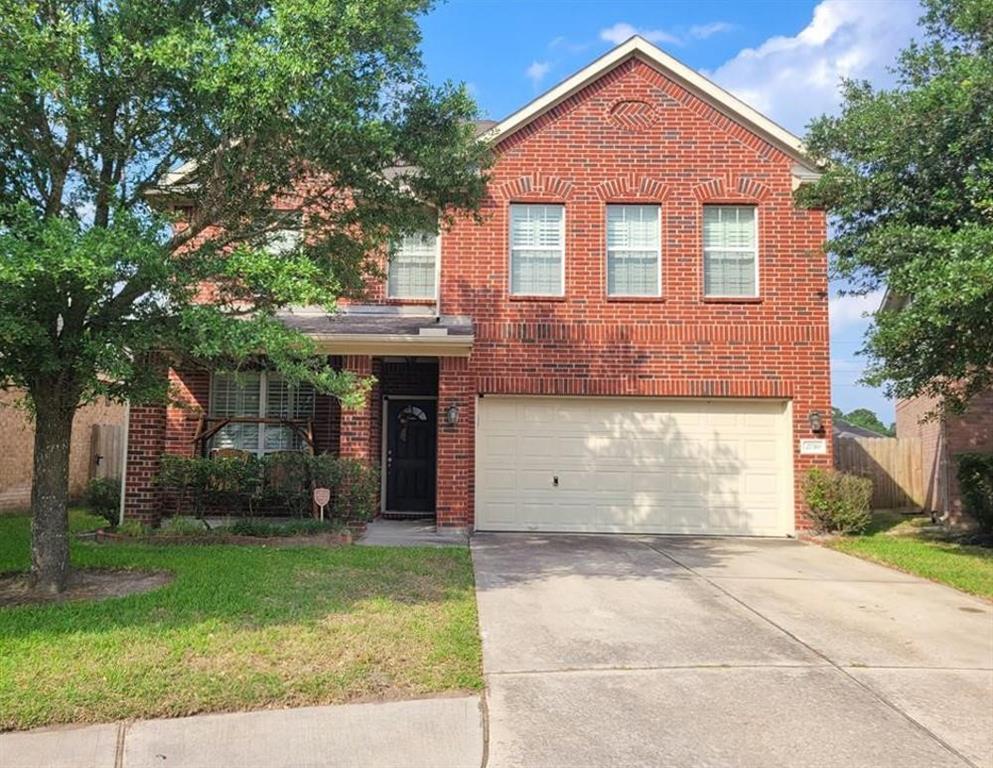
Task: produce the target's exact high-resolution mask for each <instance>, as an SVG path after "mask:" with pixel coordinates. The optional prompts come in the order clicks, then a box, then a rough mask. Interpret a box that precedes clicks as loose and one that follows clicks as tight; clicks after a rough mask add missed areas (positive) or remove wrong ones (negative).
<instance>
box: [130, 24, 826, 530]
mask: <svg viewBox="0 0 993 768" xmlns="http://www.w3.org/2000/svg"><path fill="white" fill-rule="evenodd" d="M483 138H484V140H485V141H487V142H489V144H490V146H491V147H492V149H493V152H494V155H495V158H496V160H495V164H494V166H493V168H492V172H491V181H490V184H489V188H488V195H487V198H486V200H485V203H484V206H483V211H482V213H483V220H482V223H479V222H477V221H475V220H473V219H471V218H469V217H466V218H465V219H464V220H458V221H457V222H456V223H455V225H454V226H453V227H451V228H450V229H447V230H445V231H443V232H440V233H436V232H429V233H424V234H423V235H420V236H414V237H408V238H406V239H404V240H403V242H401V243H398V245H397V248H396V250H395V253H394V254H393V255H392V257H391V258H390V260H389V264H388V267H387V269H386V273H387V279H386V280H385V282H384V283H383V284H381V285H377V286H373V287H372V288H371V289H370V291H369V297H368V300H367V302H366V303H362V304H355V303H352V304H350V305H349V306H347V307H346V308H345V310H344V311H343V312H341V313H339V314H336V315H334V316H330V317H329V316H327V315H325V314H323V313H320V312H311V311H308V310H306V309H301V310H298V311H294V312H290V313H287V314H286V316H285V321H286V322H287V323H288V324H290V325H292V326H294V327H296V328H298V329H300V330H301V331H303V332H305V333H307V334H309V335H310V336H312V337H313V338H314V339H315V340H316V341H317V343H318V345H319V348H320V349H321V351H322V352H323V353H324V354H326V355H328V359H329V364H330V365H338V366H342V367H344V368H347V369H350V370H354V371H356V372H358V373H359V374H363V375H372V376H374V377H375V378H376V382H377V383H376V385H375V387H374V389H373V391H372V392H371V394H370V396H369V398H368V401H367V403H366V405H365V407H363V408H359V409H357V410H343V409H341V408H339V407H338V404H337V402H336V401H334V400H333V399H330V398H326V397H322V396H320V395H317V396H315V395H314V393H312V392H307V391H306V390H305V389H302V388H299V387H289V386H287V385H286V384H285V382H282V381H281V380H280V379H279V378H278V377H276V376H273V375H271V374H267V373H266V372H265V371H259V372H258V373H256V374H253V375H248V376H241V377H237V378H236V377H231V376H225V375H214V376H211V375H210V373H207V372H192V371H181V370H175V371H172V372H171V374H170V375H171V378H172V380H173V383H174V385H175V386H176V389H177V391H178V392H179V393H181V395H182V397H183V398H184V399H186V400H187V401H188V403H189V405H190V406H192V407H188V408H166V407H164V406H162V407H133V408H132V409H131V411H130V428H129V434H130V441H129V451H128V455H129V457H128V467H127V475H126V493H125V511H126V515H128V516H136V517H141V518H145V519H151V518H154V517H155V516H156V515H157V514H158V507H157V504H158V497H157V491H156V487H155V484H154V475H155V473H156V472H157V466H158V461H159V457H160V456H161V455H162V453H164V452H173V453H189V452H190V451H192V450H193V449H194V448H193V441H192V435H193V431H194V430H195V429H196V424H197V415H196V414H197V409H199V410H200V411H201V412H206V413H208V414H211V415H228V416H230V415H235V416H237V415H247V416H259V417H267V416H268V417H283V418H286V417H288V416H293V417H296V418H307V419H309V420H310V421H311V423H312V424H313V443H314V448H315V450H318V451H329V452H332V453H337V454H340V455H343V456H351V457H357V458H360V459H363V460H366V461H369V462H376V463H379V464H380V465H381V467H382V479H383V485H382V492H381V508H382V512H383V513H385V514H401V515H402V514H433V515H434V516H435V518H436V520H437V523H438V525H439V526H454V527H465V528H469V529H475V530H510V531H514V530H523V531H534V530H537V531H606V532H658V533H700V534H754V535H767V536H783V535H792V534H794V533H795V532H796V531H797V530H798V529H801V528H803V527H805V525H806V521H805V518H804V508H803V503H802V493H801V490H800V483H801V481H802V476H803V473H804V472H805V470H807V469H808V468H810V467H814V466H820V467H829V466H830V464H831V460H830V444H829V442H830V411H831V409H830V385H829V354H828V316H827V268H826V257H825V254H824V252H823V250H822V244H823V242H824V239H825V217H824V214H823V212H821V211H811V210H804V209H801V208H799V207H797V205H796V204H795V203H794V198H793V193H794V190H795V189H796V188H797V186H798V185H800V184H803V183H804V182H806V181H809V180H810V179H811V178H814V177H816V165H815V163H814V162H813V161H812V160H811V159H810V158H809V157H808V156H807V155H806V154H805V153H804V149H803V146H802V144H801V142H800V140H799V139H797V138H796V137H795V136H793V135H791V134H790V133H789V132H787V131H786V130H784V129H783V128H781V127H779V126H777V125H776V124H775V123H773V122H772V121H770V120H769V119H767V118H765V117H763V116H762V115H760V114H759V113H757V112H756V111H755V110H753V109H751V108H750V107H748V106H747V105H746V104H744V103H742V102H741V101H739V100H738V99H737V98H735V97H734V96H732V95H730V94H729V93H727V92H725V91H724V90H722V89H721V88H719V87H718V86H716V85H715V84H714V83H712V82H710V81H709V80H707V79H706V78H705V77H703V76H701V75H700V74H698V73H697V72H695V71H693V70H691V69H689V68H688V67H686V66H684V65H683V64H681V63H679V62H678V61H676V60H675V59H673V58H671V57H670V56H668V55H666V54H665V53H663V52H662V51H660V50H659V49H658V48H656V47H655V46H653V45H651V44H650V43H648V42H646V41H645V40H643V39H641V38H638V37H635V38H632V39H631V40H629V41H627V42H626V43H624V44H622V45H620V46H618V47H617V48H615V49H614V50H612V51H611V52H609V53H607V54H606V55H605V56H603V57H601V58H600V59H598V60H596V61H595V62H593V63H592V64H590V65H589V66H588V67H586V68H585V69H583V70H582V71H580V72H578V73H576V74H575V75H573V76H572V77H570V78H569V79H567V80H566V81H564V82H562V83H560V84H559V85H557V86H556V87H554V88H553V89H551V90H550V91H548V92H547V93H545V94H544V95H543V96H541V97H539V98H537V99H536V100H534V101H533V102H531V103H530V104H527V105H526V106H524V107H523V108H521V109H520V110H518V111H517V112H515V113H514V114H512V115H511V116H509V117H508V118H506V119H505V120H503V121H502V122H499V123H497V124H494V125H492V126H489V127H488V128H487V129H486V131H485V133H484V134H483ZM214 441H215V443H214V444H215V445H225V446H229V447H235V448H239V449H241V450H246V451H251V452H258V453H262V452H267V451H272V450H283V449H287V448H294V447H300V441H299V437H298V436H297V435H295V434H294V432H293V431H292V430H289V429H287V428H285V427H283V426H279V425H273V424H271V423H264V422H261V421H260V422H259V423H255V424H251V423H237V424H235V423H232V424H230V425H229V426H228V427H226V428H225V429H224V430H223V431H222V432H220V433H218V434H217V435H215V436H214Z"/></svg>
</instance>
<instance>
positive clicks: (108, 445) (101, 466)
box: [90, 424, 124, 480]
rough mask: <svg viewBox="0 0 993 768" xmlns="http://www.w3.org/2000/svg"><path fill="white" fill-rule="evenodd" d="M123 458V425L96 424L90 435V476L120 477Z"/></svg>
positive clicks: (114, 478)
mask: <svg viewBox="0 0 993 768" xmlns="http://www.w3.org/2000/svg"><path fill="white" fill-rule="evenodd" d="M123 459H124V427H123V425H121V424H94V425H93V427H92V432H91V435H90V477H91V478H92V477H100V478H111V479H113V480H118V479H120V477H121V466H122V464H123Z"/></svg>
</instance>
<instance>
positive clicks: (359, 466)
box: [310, 455, 379, 521]
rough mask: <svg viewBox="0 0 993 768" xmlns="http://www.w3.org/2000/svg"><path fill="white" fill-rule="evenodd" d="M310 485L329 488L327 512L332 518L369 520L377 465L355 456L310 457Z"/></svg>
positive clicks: (377, 476)
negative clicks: (371, 464) (311, 483)
mask: <svg viewBox="0 0 993 768" xmlns="http://www.w3.org/2000/svg"><path fill="white" fill-rule="evenodd" d="M310 465H311V479H312V481H313V484H314V487H315V488H318V487H324V488H330V489H331V516H332V517H333V518H334V519H336V520H345V521H348V520H360V521H365V520H371V519H372V517H373V515H374V514H375V513H376V497H377V494H378V493H379V469H378V468H377V467H375V466H372V467H370V466H368V465H366V464H363V463H362V462H361V461H359V460H358V459H347V458H346V459H342V458H338V457H337V456H328V455H323V456H314V457H312V458H311V463H310Z"/></svg>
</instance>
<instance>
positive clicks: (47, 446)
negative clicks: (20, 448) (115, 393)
mask: <svg viewBox="0 0 993 768" xmlns="http://www.w3.org/2000/svg"><path fill="white" fill-rule="evenodd" d="M61 394H63V393H60V392H58V390H56V391H55V392H50V393H44V392H42V393H38V394H37V395H36V394H35V393H32V399H33V400H34V405H35V438H34V481H33V482H32V485H31V581H32V583H33V584H34V586H35V588H36V589H39V590H42V591H45V592H61V591H63V590H64V589H65V588H66V584H67V582H68V579H69V517H68V513H67V510H66V502H67V500H68V496H69V441H70V439H71V437H72V417H73V416H74V415H75V412H76V408H75V403H74V404H73V405H72V407H69V406H67V405H65V404H64V403H63V402H62V397H60V395H61Z"/></svg>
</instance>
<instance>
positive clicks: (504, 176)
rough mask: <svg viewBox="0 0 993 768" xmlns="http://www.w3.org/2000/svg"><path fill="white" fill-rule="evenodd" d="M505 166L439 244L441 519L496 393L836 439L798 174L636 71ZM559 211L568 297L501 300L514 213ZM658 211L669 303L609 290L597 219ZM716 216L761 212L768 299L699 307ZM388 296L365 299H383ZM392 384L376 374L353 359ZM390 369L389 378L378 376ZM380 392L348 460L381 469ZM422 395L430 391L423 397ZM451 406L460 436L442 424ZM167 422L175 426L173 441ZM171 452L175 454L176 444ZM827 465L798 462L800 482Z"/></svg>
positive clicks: (813, 252)
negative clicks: (582, 400)
mask: <svg viewBox="0 0 993 768" xmlns="http://www.w3.org/2000/svg"><path fill="white" fill-rule="evenodd" d="M494 151H495V154H496V163H495V166H494V168H493V169H492V173H491V182H490V185H489V194H488V196H487V198H486V200H485V202H484V205H483V210H482V216H483V221H482V223H477V222H476V221H474V220H472V219H471V218H468V217H466V218H463V219H459V220H458V221H457V222H456V223H455V225H454V226H453V227H452V228H451V229H450V230H448V231H444V232H443V233H442V241H441V269H440V275H441V282H440V296H439V306H438V311H439V312H440V313H441V314H445V315H464V316H469V317H471V318H472V320H473V323H474V327H475V343H474V346H473V350H472V354H471V356H470V357H469V358H444V357H443V358H439V360H438V365H439V374H438V381H437V395H438V419H439V426H438V475H437V504H436V511H437V518H438V522H439V523H440V524H443V525H453V526H470V527H471V525H472V523H473V488H474V477H473V476H474V441H475V431H474V429H475V428H474V424H475V414H474V409H475V402H476V397H477V395H486V394H558V395H612V396H658V397H713V398H720V397H747V398H778V399H788V400H791V401H792V413H793V419H794V423H793V444H794V450H795V451H797V444H798V441H799V439H800V438H801V437H811V436H813V435H811V433H810V427H809V424H808V418H809V414H810V413H811V411H815V410H816V411H820V412H821V413H822V414H824V416H825V421H826V422H827V423H826V431H825V432H824V433H823V434H822V435H816V436H817V437H826V438H827V439H828V441H830V435H831V426H830V422H829V418H830V413H831V408H830V379H829V352H828V317H827V265H826V257H825V254H824V253H823V251H822V248H821V246H822V243H823V242H824V239H825V217H824V214H823V212H821V211H808V210H802V209H800V208H798V207H796V205H795V204H794V202H793V173H792V170H793V164H794V159H793V158H792V157H790V156H788V155H787V154H786V153H784V152H783V151H782V150H780V149H778V148H777V147H776V146H774V145H773V144H771V143H768V142H767V141H766V140H764V139H763V138H761V137H759V136H758V135H756V134H754V133H752V132H750V131H749V130H747V129H746V128H744V127H742V126H741V125H739V124H737V123H735V122H733V121H732V120H731V119H730V118H728V117H727V116H725V115H724V114H722V113H721V112H718V111H717V110H715V109H714V108H713V107H712V106H710V105H709V104H707V103H706V102H704V101H702V100H701V99H699V98H698V97H697V96H695V95H693V94H692V93H690V92H689V91H687V90H685V89H684V88H682V87H681V86H680V85H678V84H677V83H676V82H675V81H673V80H670V79H669V78H667V77H666V76H665V75H663V74H662V73H661V72H660V71H658V70H656V69H655V68H654V67H652V66H649V65H648V64H646V63H644V62H643V61H641V60H639V59H631V60H628V61H626V62H625V63H622V64H620V65H619V66H617V67H616V68H615V69H614V70H612V71H611V72H609V73H608V74H606V75H604V76H603V77H601V78H600V79H598V80H595V81H594V82H593V83H591V84H590V85H588V86H587V87H585V88H583V89H582V90H580V91H578V92H576V93H575V94H573V95H572V96H570V97H569V98H568V99H566V100H565V101H564V102H562V103H560V104H558V105H557V106H555V107H554V108H553V109H551V110H550V111H548V112H546V113H545V114H543V115H542V116H540V117H538V118H537V119H535V120H534V121H533V122H531V123H530V124H529V125H527V126H525V127H523V128H521V129H520V130H518V131H517V132H515V133H511V134H510V135H508V136H507V137H506V138H504V139H503V140H501V141H500V142H499V143H497V144H496V145H495V147H494ZM518 202H519V203H528V202H552V203H557V204H562V205H563V206H564V208H565V232H566V234H565V292H564V293H565V295H564V296H563V297H561V298H521V297H512V296H510V295H509V275H508V272H509V258H508V248H509V245H508V230H509V226H508V207H509V205H510V204H511V203H518ZM609 203H654V204H659V205H660V206H661V212H662V284H663V288H662V296H661V297H658V298H647V299H640V298H639V299H632V298H611V297H608V296H607V291H606V274H605V273H606V258H605V250H604V242H605V206H606V205H607V204H609ZM708 203H730V204H749V205H755V206H756V208H757V211H758V231H759V251H758V252H759V292H758V293H759V295H758V297H757V298H754V299H739V300H726V299H722V300H717V299H706V298H704V296H703V257H702V213H703V206H704V205H705V204H708ZM383 294H384V292H383V291H382V289H381V287H376V288H374V290H372V291H371V296H370V299H371V300H372V301H377V300H378V301H381V302H382V301H384V299H383V298H382V297H383ZM344 365H345V366H346V367H347V368H349V369H350V370H355V371H356V372H359V373H362V374H364V375H368V374H379V375H380V377H383V376H384V374H385V372H386V371H385V369H384V368H383V367H382V366H383V365H384V363H381V361H380V360H379V359H374V358H370V357H362V356H353V357H348V358H345V359H344ZM386 365H388V363H386ZM381 394H383V392H382V391H381V390H377V391H374V392H372V393H371V395H370V398H369V401H368V403H367V407H365V408H363V409H360V410H358V411H343V412H342V413H341V417H340V437H339V442H340V452H341V454H342V455H349V456H356V457H361V458H364V459H368V460H372V461H378V456H379V449H380V445H381V443H380V432H381V427H380V424H379V422H380V420H381V415H380V414H381V408H382V403H381V399H380V396H381ZM418 394H426V393H418ZM453 404H456V405H458V407H459V412H460V418H459V420H458V423H457V425H455V426H449V425H448V423H447V421H446V410H447V409H448V407H449V406H450V405H453ZM172 424H173V421H172V420H170V425H172ZM170 445H172V443H170ZM830 457H831V451H830V444H829V445H828V451H827V453H826V454H825V455H818V456H806V455H804V456H801V455H800V454H799V453H798V452H796V454H795V456H794V478H795V484H796V489H795V490H796V493H795V499H796V520H797V528H804V527H806V526H807V521H806V518H805V516H804V514H803V505H802V493H801V490H800V483H801V482H802V479H803V475H804V472H805V471H806V470H807V469H808V468H810V467H813V466H823V467H829V466H830V464H831V458H830Z"/></svg>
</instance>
